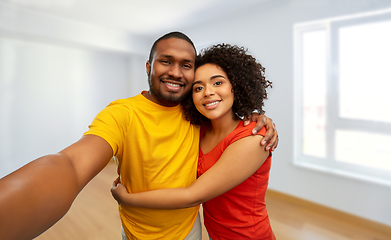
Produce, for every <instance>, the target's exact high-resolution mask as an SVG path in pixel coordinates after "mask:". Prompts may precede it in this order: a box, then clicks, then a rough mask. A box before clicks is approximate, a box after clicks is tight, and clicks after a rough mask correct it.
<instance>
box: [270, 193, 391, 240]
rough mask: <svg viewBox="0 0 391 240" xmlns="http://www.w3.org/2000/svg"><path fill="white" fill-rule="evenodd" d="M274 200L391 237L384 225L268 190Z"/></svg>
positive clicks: (387, 227)
mask: <svg viewBox="0 0 391 240" xmlns="http://www.w3.org/2000/svg"><path fill="white" fill-rule="evenodd" d="M269 197H270V198H273V199H280V200H283V201H286V202H289V203H291V204H293V205H298V206H301V207H305V208H307V209H311V210H313V211H316V212H319V213H321V214H325V215H329V216H334V217H337V218H339V219H342V220H344V221H347V222H350V223H354V224H357V225H363V226H365V227H369V228H372V229H374V230H376V231H378V232H381V233H385V234H389V235H390V236H391V227H390V226H387V225H385V224H382V223H378V222H375V221H372V220H369V219H365V218H362V217H359V216H355V215H353V214H350V213H346V212H343V211H340V210H336V209H333V208H330V207H327V206H324V205H321V204H317V203H314V202H311V201H308V200H305V199H302V198H298V197H295V196H292V195H288V194H285V193H282V192H279V191H276V190H272V189H268V190H267V192H266V199H267V198H269Z"/></svg>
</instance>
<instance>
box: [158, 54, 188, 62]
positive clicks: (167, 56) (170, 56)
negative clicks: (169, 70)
mask: <svg viewBox="0 0 391 240" xmlns="http://www.w3.org/2000/svg"><path fill="white" fill-rule="evenodd" d="M159 57H160V58H174V56H172V55H168V54H162V55H160V56H159ZM183 61H185V62H188V63H194V60H191V59H183Z"/></svg>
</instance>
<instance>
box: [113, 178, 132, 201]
mask: <svg viewBox="0 0 391 240" xmlns="http://www.w3.org/2000/svg"><path fill="white" fill-rule="evenodd" d="M128 194H129V192H128V190H127V189H126V187H125V186H124V185H123V184H122V183H121V181H120V178H119V177H118V178H117V179H115V181H114V182H113V185H111V195H113V197H114V199H115V200H116V201H117V202H118V204H119V205H126V204H125V203H124V198H125V197H126V196H127V195H128Z"/></svg>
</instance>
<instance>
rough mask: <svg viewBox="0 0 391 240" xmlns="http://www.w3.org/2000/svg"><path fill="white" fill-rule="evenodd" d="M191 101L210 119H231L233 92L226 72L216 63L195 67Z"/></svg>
mask: <svg viewBox="0 0 391 240" xmlns="http://www.w3.org/2000/svg"><path fill="white" fill-rule="evenodd" d="M193 102H194V105H195V106H196V108H197V110H198V111H199V112H200V113H201V114H202V115H204V116H205V117H207V118H209V119H210V120H216V119H222V118H225V117H229V118H231V119H232V116H233V112H232V105H233V102H234V93H233V92H232V84H231V82H230V81H229V79H228V77H227V74H226V73H225V72H224V71H223V70H222V69H221V68H220V67H219V66H217V65H216V64H210V63H208V64H205V65H202V66H201V67H199V68H197V70H196V72H195V78H194V83H193Z"/></svg>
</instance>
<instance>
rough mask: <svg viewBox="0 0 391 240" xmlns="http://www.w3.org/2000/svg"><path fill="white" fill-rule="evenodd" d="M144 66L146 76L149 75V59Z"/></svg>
mask: <svg viewBox="0 0 391 240" xmlns="http://www.w3.org/2000/svg"><path fill="white" fill-rule="evenodd" d="M145 68H146V70H147V76H149V71H151V63H150V62H149V60H148V61H147V63H146V64H145Z"/></svg>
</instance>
